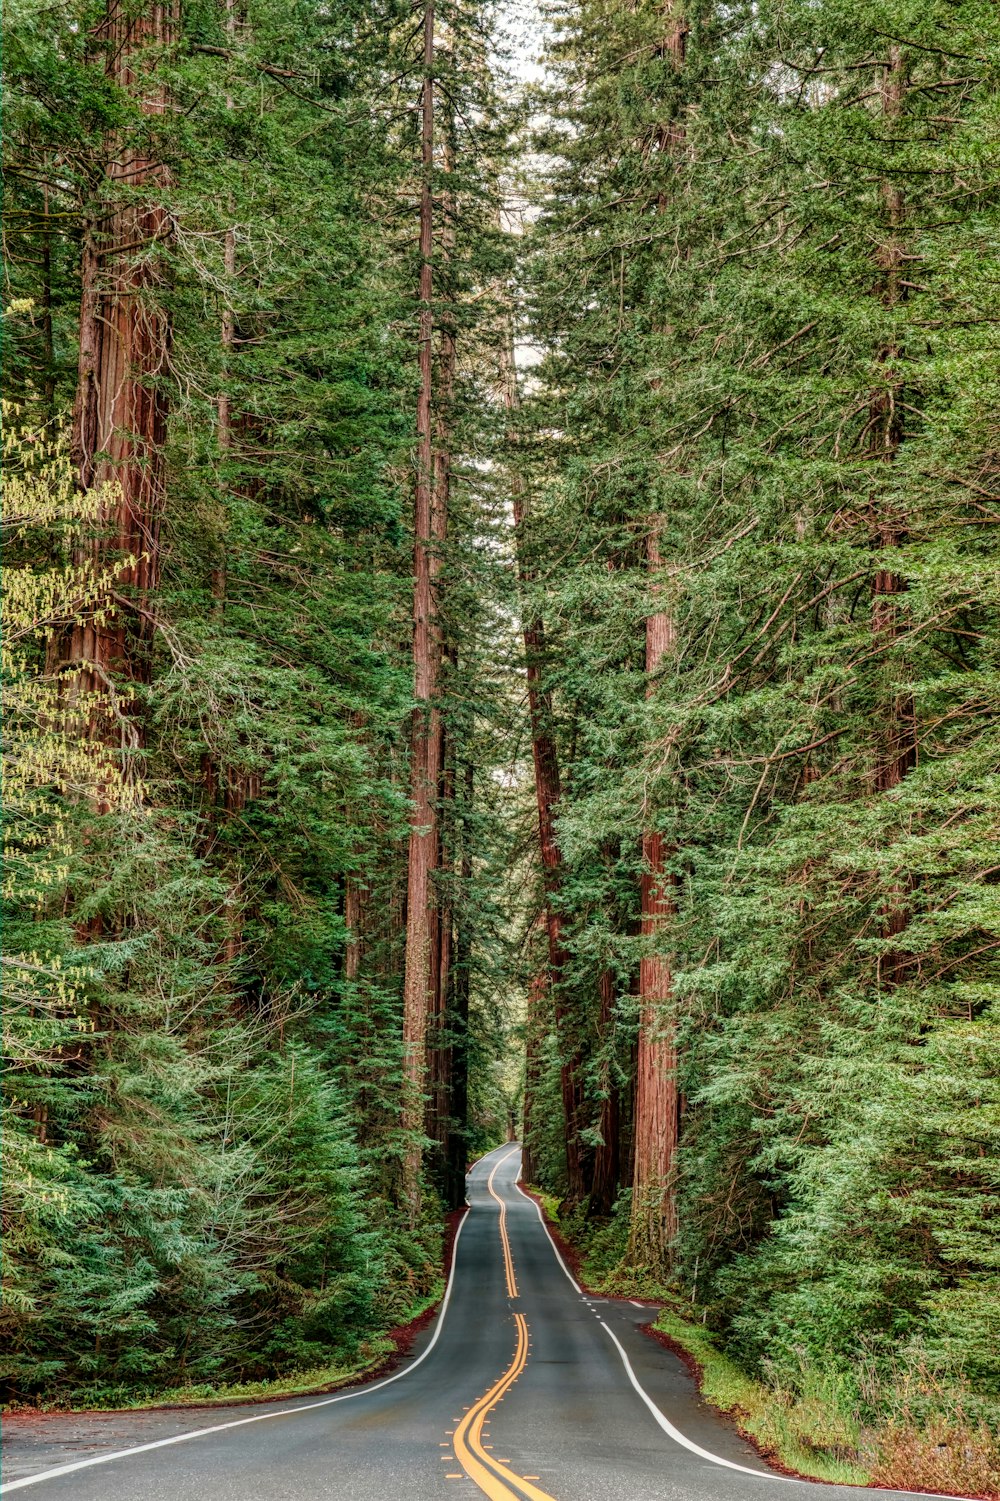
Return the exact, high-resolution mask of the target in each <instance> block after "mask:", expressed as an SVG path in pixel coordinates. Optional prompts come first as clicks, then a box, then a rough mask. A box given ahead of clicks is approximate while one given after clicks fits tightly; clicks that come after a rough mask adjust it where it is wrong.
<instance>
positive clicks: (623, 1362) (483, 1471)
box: [0, 1146, 905, 1501]
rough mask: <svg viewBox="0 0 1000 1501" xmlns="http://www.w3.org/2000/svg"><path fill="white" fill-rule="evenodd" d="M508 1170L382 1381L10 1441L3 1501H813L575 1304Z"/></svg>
mask: <svg viewBox="0 0 1000 1501" xmlns="http://www.w3.org/2000/svg"><path fill="white" fill-rule="evenodd" d="M519 1167H520V1150H519V1149H518V1148H516V1147H509V1146H507V1147H501V1148H498V1149H497V1151H495V1152H492V1153H490V1155H489V1156H488V1157H486V1158H484V1159H483V1160H482V1161H481V1162H479V1163H477V1164H476V1166H475V1167H474V1168H473V1170H472V1172H471V1174H470V1176H469V1201H470V1204H471V1206H472V1207H471V1210H470V1212H469V1214H468V1215H467V1216H466V1219H465V1221H464V1222H463V1224H462V1227H461V1231H460V1234H459V1239H458V1243H457V1246H456V1252H455V1263H454V1269H453V1273H452V1278H451V1282H450V1285H449V1291H448V1296H447V1299H446V1302H445V1305H444V1307H443V1309H442V1313H441V1315H440V1316H439V1318H438V1320H437V1322H436V1324H435V1326H434V1328H433V1330H431V1331H428V1333H427V1334H426V1335H425V1336H423V1337H422V1339H421V1342H420V1343H419V1344H418V1345H417V1347H416V1348H415V1350H414V1352H413V1354H412V1355H411V1356H410V1357H409V1358H408V1359H407V1360H406V1361H405V1362H404V1364H403V1368H402V1369H401V1370H400V1371H398V1372H397V1373H396V1374H395V1375H393V1376H391V1377H389V1378H388V1379H383V1380H382V1381H376V1382H373V1383H372V1384H371V1385H369V1386H366V1387H358V1388H354V1389H353V1390H351V1391H348V1392H343V1393H340V1394H336V1395H333V1396H329V1397H312V1398H302V1399H300V1400H298V1401H291V1402H282V1403H277V1404H273V1405H270V1406H264V1407H246V1406H243V1407H234V1408H230V1409H225V1410H218V1409H216V1410H212V1411H211V1412H204V1411H202V1412H199V1413H192V1412H190V1411H188V1412H176V1411H175V1412H160V1413H155V1414H115V1415H112V1416H110V1417H106V1418H93V1419H88V1420H86V1421H85V1422H83V1423H81V1421H80V1420H79V1419H75V1420H72V1422H73V1426H72V1428H71V1429H70V1428H65V1427H64V1428H62V1429H60V1427H59V1423H60V1421H62V1422H63V1423H66V1422H68V1421H69V1420H52V1421H51V1422H46V1421H43V1422H42V1423H41V1424H40V1425H35V1426H34V1427H33V1428H32V1427H29V1428H26V1429H24V1430H23V1432H22V1429H21V1427H20V1425H19V1424H18V1422H17V1421H15V1422H14V1423H13V1424H12V1425H11V1430H10V1438H9V1442H8V1444H7V1445H6V1446H5V1448H6V1451H7V1452H6V1454H5V1460H4V1465H3V1472H2V1473H3V1480H4V1484H3V1486H2V1488H0V1491H2V1494H3V1495H7V1494H8V1493H10V1494H12V1493H14V1492H15V1491H19V1490H22V1489H24V1490H28V1489H30V1491H31V1501H69V1498H73V1501H108V1498H110V1497H113V1498H114V1501H188V1498H190V1501H195V1498H197V1501H369V1498H370V1501H386V1498H388V1501H392V1498H396V1497H399V1498H404V1497H405V1498H406V1501H432V1498H433V1501H436V1498H441V1497H445V1498H447V1497H449V1496H451V1497H453V1498H454V1501H463V1498H475V1497H480V1496H483V1495H486V1496H489V1497H490V1498H491V1501H654V1498H655V1501H682V1498H683V1501H745V1498H748V1501H770V1498H774V1501H780V1497H781V1496H782V1495H783V1494H788V1495H789V1496H790V1497H791V1496H800V1497H803V1498H806V1501H810V1498H813V1497H815V1498H816V1501H832V1498H834V1497H837V1496H845V1497H846V1496H852V1497H859V1496H862V1495H878V1496H879V1497H881V1498H882V1501H888V1498H890V1497H892V1496H897V1495H902V1494H905V1493H903V1492H886V1491H879V1492H862V1491H859V1490H856V1489H850V1488H846V1487H844V1488H842V1487H830V1486H826V1485H823V1486H820V1485H815V1484H810V1483H808V1482H802V1481H793V1480H788V1479H787V1478H785V1477H783V1476H778V1475H775V1474H773V1473H772V1472H771V1471H769V1470H768V1468H767V1466H766V1465H765V1464H764V1463H763V1461H762V1460H760V1459H759V1458H758V1457H757V1455H756V1454H755V1453H754V1452H753V1450H752V1449H751V1448H750V1447H749V1445H747V1444H746V1443H744V1442H743V1441H742V1440H741V1439H740V1438H739V1437H738V1436H737V1435H736V1434H735V1433H733V1432H732V1431H731V1430H730V1429H729V1428H727V1427H726V1426H725V1424H724V1423H722V1422H721V1421H720V1420H719V1419H718V1418H717V1417H716V1416H715V1415H714V1414H712V1413H711V1412H710V1411H709V1410H708V1409H706V1408H705V1407H704V1406H703V1405H702V1404H701V1403H700V1402H699V1401H698V1398H697V1394H696V1392H695V1390H694V1387H693V1384H692V1382H691V1379H690V1377H689V1376H688V1375H687V1373H686V1371H685V1370H684V1368H683V1366H682V1365H681V1363H680V1362H679V1361H677V1360H676V1359H675V1358H674V1357H673V1356H672V1355H670V1354H669V1352H667V1351H666V1350H663V1349H662V1348H661V1347H660V1346H658V1345H657V1344H655V1343H654V1342H653V1341H652V1340H650V1339H648V1338H646V1336H644V1335H642V1334H641V1333H639V1332H638V1325H640V1324H642V1323H645V1322H647V1321H648V1319H649V1317H650V1311H649V1310H648V1309H646V1308H643V1307H641V1306H640V1305H637V1304H630V1303H623V1302H606V1301H603V1300H601V1299H591V1298H588V1297H586V1296H585V1295H584V1294H582V1293H581V1292H580V1290H579V1288H578V1287H577V1286H576V1284H575V1283H574V1282H573V1280H572V1278H571V1277H570V1275H569V1273H568V1272H567V1271H566V1269H565V1267H564V1266H563V1265H562V1263H561V1262H560V1260H559V1258H558V1255H557V1253H556V1251H555V1248H554V1246H553V1245H552V1243H551V1241H550V1239H549V1237H548V1234H547V1233H546V1231H545V1228H544V1226H543V1224H542V1222H541V1217H540V1215H539V1213H538V1210H537V1208H536V1206H535V1204H534V1203H533V1202H532V1201H531V1200H530V1199H528V1198H526V1197H525V1196H524V1195H523V1194H521V1193H520V1191H519V1190H518V1188H517V1175H518V1171H519Z"/></svg>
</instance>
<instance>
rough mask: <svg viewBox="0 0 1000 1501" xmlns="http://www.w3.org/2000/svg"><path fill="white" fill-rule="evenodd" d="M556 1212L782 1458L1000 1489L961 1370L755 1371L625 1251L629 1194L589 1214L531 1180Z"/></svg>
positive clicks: (604, 1285) (696, 1308)
mask: <svg viewBox="0 0 1000 1501" xmlns="http://www.w3.org/2000/svg"><path fill="white" fill-rule="evenodd" d="M533 1192H535V1193H536V1194H537V1196H538V1198H539V1200H540V1201H541V1204H542V1207H543V1209H544V1211H545V1214H546V1216H547V1218H548V1220H549V1222H550V1223H551V1224H552V1225H553V1226H554V1227H555V1228H556V1229H557V1230H558V1231H559V1232H560V1234H561V1235H562V1236H563V1238H564V1239H565V1240H566V1241H568V1242H569V1244H570V1245H571V1246H572V1247H573V1248H574V1250H575V1251H576V1252H577V1253H578V1255H579V1257H580V1271H581V1278H582V1280H583V1283H584V1285H585V1286H586V1287H588V1288H590V1289H592V1290H593V1291H594V1292H599V1293H603V1294H605V1295H608V1296H612V1297H630V1298H642V1299H644V1300H650V1301H655V1302H660V1303H662V1304H663V1305H664V1306H663V1308H662V1309H661V1311H660V1314H659V1316H658V1317H657V1319H656V1322H655V1325H654V1327H655V1328H656V1329H657V1330H659V1331H660V1332H661V1333H662V1334H665V1335H666V1336H667V1338H668V1339H669V1340H670V1341H671V1342H672V1343H673V1344H674V1345H676V1346H677V1347H678V1348H679V1349H680V1350H682V1351H683V1352H684V1353H685V1354H686V1355H687V1356H689V1357H690V1358H691V1360H692V1361H693V1362H694V1364H695V1365H696V1367H697V1369H698V1373H699V1374H698V1385H699V1390H700V1392H701V1395H702V1397H703V1398H704V1399H705V1401H706V1402H708V1403H710V1404H711V1405H712V1406H713V1407H715V1408H717V1409H718V1411H719V1412H720V1413H723V1414H724V1415H725V1416H726V1417H728V1418H730V1419H731V1420H732V1421H733V1422H735V1423H736V1424H737V1425H738V1426H739V1428H740V1430H741V1431H742V1432H743V1433H745V1434H746V1435H747V1436H748V1437H749V1438H751V1439H752V1440H753V1441H754V1443H755V1444H756V1445H757V1447H758V1448H759V1449H760V1451H761V1452H762V1453H763V1454H765V1455H767V1456H768V1457H769V1458H771V1459H772V1460H774V1461H775V1462H777V1463H778V1464H779V1465H781V1466H782V1467H784V1468H787V1469H790V1470H795V1471H797V1472H798V1473H799V1474H801V1475H805V1476H809V1477H811V1478H814V1479H817V1480H825V1481H829V1482H831V1483H836V1484H841V1485H880V1486H886V1487H890V1488H893V1489H904V1490H907V1489H912V1490H936V1491H939V1492H943V1493H946V1494H947V1493H953V1494H958V1495H964V1496H980V1497H988V1498H991V1501H994V1498H997V1497H1000V1443H998V1440H997V1436H996V1434H995V1432H994V1430H993V1426H992V1425H991V1424H990V1423H989V1421H987V1420H985V1419H984V1417H983V1415H982V1414H981V1413H980V1412H979V1411H977V1409H976V1404H975V1403H974V1402H973V1401H972V1400H971V1399H970V1395H969V1393H968V1392H967V1391H966V1389H965V1388H964V1387H963V1386H962V1384H961V1383H960V1382H956V1381H954V1380H952V1381H949V1382H945V1381H942V1380H941V1379H940V1378H939V1377H937V1376H936V1375H935V1374H934V1372H933V1371H931V1370H929V1369H927V1368H926V1367H924V1366H918V1367H916V1368H913V1369H910V1368H904V1367H903V1366H902V1365H900V1366H899V1368H894V1369H893V1370H890V1371H885V1370H877V1369H876V1368H875V1367H874V1366H869V1367H867V1368H866V1367H865V1366H864V1363H863V1362H859V1368H858V1369H857V1370H856V1371H855V1372H852V1373H851V1374H849V1375H848V1374H844V1373H841V1372H837V1371H831V1370H821V1369H819V1368H817V1367H816V1366H815V1365H814V1364H810V1363H809V1362H808V1361H807V1360H806V1359H805V1358H803V1359H802V1363H801V1368H800V1370H799V1372H798V1373H797V1375H796V1379H795V1381H794V1383H790V1382H782V1381H780V1380H779V1379H778V1378H777V1375H776V1374H774V1373H772V1379H763V1380H761V1379H758V1378H756V1377H755V1376H752V1375H750V1374H749V1373H748V1372H747V1371H745V1370H744V1369H743V1368H742V1366H740V1365H739V1364H738V1363H737V1362H736V1361H735V1360H734V1359H733V1358H732V1356H731V1355H729V1354H727V1353H726V1351H725V1350H724V1349H723V1348H722V1347H721V1339H722V1336H721V1335H720V1334H719V1332H718V1331H716V1330H713V1329H711V1328H710V1327H708V1324H707V1319H708V1317H709V1310H708V1309H707V1308H705V1307H703V1306H702V1305H700V1304H697V1303H690V1302H688V1301H687V1300H683V1301H682V1300H681V1299H680V1298H678V1296H677V1290H676V1288H671V1287H670V1285H669V1284H668V1283H665V1282H664V1280H663V1277H662V1275H657V1273H656V1272H655V1271H654V1270H653V1269H651V1268H648V1267H642V1266H637V1265H636V1264H635V1263H634V1262H632V1261H631V1260H630V1258H629V1253H628V1196H627V1195H624V1196H623V1198H622V1200H621V1201H620V1203H619V1209H618V1212H617V1213H616V1214H615V1215H613V1216H612V1217H611V1219H610V1220H602V1221H594V1220H588V1219H587V1216H586V1212H585V1209H584V1208H572V1207H569V1206H567V1205H565V1204H563V1203H561V1202H560V1200H559V1199H558V1198H557V1197H555V1196H554V1195H552V1194H549V1193H546V1192H545V1191H544V1190H541V1189H534V1190H533Z"/></svg>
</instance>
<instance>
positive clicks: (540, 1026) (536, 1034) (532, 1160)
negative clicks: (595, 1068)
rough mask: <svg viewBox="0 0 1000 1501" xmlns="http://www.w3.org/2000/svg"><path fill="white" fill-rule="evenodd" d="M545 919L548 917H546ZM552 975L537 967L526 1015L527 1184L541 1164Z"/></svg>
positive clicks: (524, 1154)
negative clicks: (538, 1136)
mask: <svg viewBox="0 0 1000 1501" xmlns="http://www.w3.org/2000/svg"><path fill="white" fill-rule="evenodd" d="M543 921H544V919H543ZM550 982H551V975H550V972H549V969H548V967H547V966H546V967H545V968H541V967H538V968H536V969H535V970H534V972H533V974H532V978H531V984H530V985H529V987H528V996H527V1005H526V1008H525V1017H524V1108H523V1111H522V1119H523V1126H522V1134H521V1176H522V1178H523V1179H524V1181H525V1183H535V1182H537V1177H538V1171H537V1170H538V1163H537V1159H536V1155H535V1131H536V1129H537V1124H538V1123H537V1121H536V1120H535V1107H536V1105H537V1101H538V1084H539V1079H540V1076H541V1046H542V1039H543V1038H544V1036H545V1033H546V1030H547V1028H546V1021H545V1002H546V998H547V996H548V992H549V985H550Z"/></svg>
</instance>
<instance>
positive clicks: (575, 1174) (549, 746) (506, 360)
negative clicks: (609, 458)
mask: <svg viewBox="0 0 1000 1501" xmlns="http://www.w3.org/2000/svg"><path fill="white" fill-rule="evenodd" d="M502 375H503V399H504V405H505V406H506V408H507V410H508V411H514V410H516V408H517V405H518V395H517V376H516V371H515V368H514V358H513V351H512V349H510V348H506V349H505V350H504V351H503V352H502ZM511 500H512V504H513V511H514V540H515V547H516V550H517V576H518V583H519V585H520V589H521V599H522V603H523V604H525V605H527V602H528V590H529V588H530V585H531V582H532V575H531V570H530V568H529V566H528V564H527V561H526V558H525V541H524V526H525V519H526V505H525V494H524V485H523V481H522V479H521V476H520V475H519V474H517V473H516V472H512V474H511ZM522 630H523V635H524V658H525V673H526V676H527V684H528V718H529V721H530V725H531V753H532V759H533V761H534V767H535V793H536V797H537V801H538V845H539V852H540V854H541V860H542V878H543V882H544V887H545V924H546V932H547V936H548V949H549V977H550V982H551V986H552V1005H553V1011H554V1015H555V1023H556V1034H557V1037H558V1039H559V1047H560V1089H561V1095H562V1107H563V1125H564V1131H565V1140H566V1186H567V1195H568V1197H569V1198H570V1199H571V1200H573V1201H574V1202H579V1201H580V1200H581V1199H583V1198H584V1197H585V1196H586V1194H587V1192H588V1189H589V1186H590V1185H589V1181H588V1180H589V1172H590V1167H591V1162H590V1157H589V1154H588V1153H587V1152H586V1150H585V1149H584V1145H583V1142H582V1141H581V1139H580V1127H581V1123H582V1118H583V1107H584V1097H583V1081H582V1078H581V1073H582V1069H581V1060H580V1053H579V1047H578V1043H577V1040H576V1038H575V1037H574V1036H573V1035H572V1028H571V1026H570V1024H569V1023H570V1018H569V1016H568V1014H567V1009H566V1005H565V1002H564V999H563V991H562V982H563V975H564V972H565V969H566V962H567V958H568V955H567V951H566V942H565V935H564V927H563V919H562V913H561V912H560V910H559V894H560V890H561V886H562V877H563V860H562V852H561V850H560V848H559V841H558V839H557V837H556V822H555V821H556V809H557V808H558V806H559V796H560V785H559V757H558V752H557V749H556V742H555V737H554V735H553V733H552V701H551V698H550V696H549V694H548V693H546V691H545V689H544V687H543V686H542V666H541V664H542V661H543V660H544V656H545V630H544V627H543V624H542V621H541V620H540V619H539V618H538V616H537V615H536V614H535V613H534V612H533V611H532V610H530V609H527V608H526V609H525V614H524V620H523V625H522Z"/></svg>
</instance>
